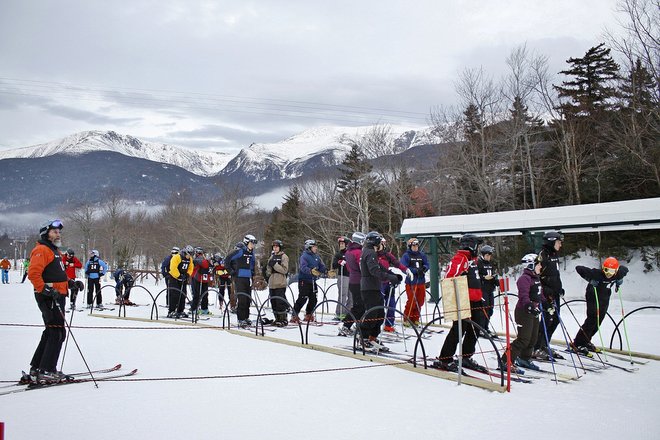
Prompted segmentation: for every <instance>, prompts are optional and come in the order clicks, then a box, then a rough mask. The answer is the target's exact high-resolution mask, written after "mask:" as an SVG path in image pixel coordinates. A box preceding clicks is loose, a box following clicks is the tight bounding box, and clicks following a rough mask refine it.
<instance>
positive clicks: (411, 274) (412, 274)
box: [406, 269, 415, 281]
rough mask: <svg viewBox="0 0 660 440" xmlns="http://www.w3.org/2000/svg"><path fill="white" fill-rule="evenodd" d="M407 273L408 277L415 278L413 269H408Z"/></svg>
mask: <svg viewBox="0 0 660 440" xmlns="http://www.w3.org/2000/svg"><path fill="white" fill-rule="evenodd" d="M406 275H408V279H409V280H410V281H412V280H413V279H414V278H415V274H414V273H412V270H410V269H406Z"/></svg>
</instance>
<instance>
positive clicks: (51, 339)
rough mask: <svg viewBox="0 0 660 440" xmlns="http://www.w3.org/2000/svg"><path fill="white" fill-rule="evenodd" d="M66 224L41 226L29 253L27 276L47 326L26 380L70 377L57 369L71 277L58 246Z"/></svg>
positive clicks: (49, 381)
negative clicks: (37, 239) (36, 239)
mask: <svg viewBox="0 0 660 440" xmlns="http://www.w3.org/2000/svg"><path fill="white" fill-rule="evenodd" d="M63 227H64V226H63V225H62V222H61V221H60V220H52V221H50V222H48V223H46V224H44V225H43V226H41V228H40V229H39V241H38V242H37V245H36V246H35V247H34V249H32V252H30V262H31V264H30V267H29V269H28V279H29V280H30V282H31V283H32V286H33V287H34V298H35V300H36V302H37V306H38V307H39V311H40V312H41V318H42V319H43V322H44V326H45V327H46V328H45V329H44V331H43V332H42V333H41V339H40V341H39V345H38V346H37V349H36V350H35V352H34V355H33V356H32V360H31V361H30V377H29V378H28V379H27V382H30V381H32V382H35V383H51V382H61V381H63V380H68V379H70V377H69V376H67V375H65V374H64V373H62V372H59V371H57V360H58V359H59V356H60V350H61V348H62V342H64V338H65V336H66V330H65V327H64V326H65V324H64V305H65V302H66V296H67V294H68V291H67V287H68V282H67V281H68V277H67V275H66V271H65V269H64V264H63V263H62V255H61V253H60V249H59V247H60V246H61V245H62V241H61V231H62V228H63Z"/></svg>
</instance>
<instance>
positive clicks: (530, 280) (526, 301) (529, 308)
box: [501, 254, 543, 370]
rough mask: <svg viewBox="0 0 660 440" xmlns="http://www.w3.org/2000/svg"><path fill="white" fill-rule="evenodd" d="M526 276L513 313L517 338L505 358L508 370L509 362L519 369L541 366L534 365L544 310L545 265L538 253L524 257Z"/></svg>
mask: <svg viewBox="0 0 660 440" xmlns="http://www.w3.org/2000/svg"><path fill="white" fill-rule="evenodd" d="M522 264H523V267H524V269H523V273H522V275H521V276H520V278H518V281H517V282H516V285H517V286H518V303H517V304H516V309H515V311H514V316H515V318H516V326H517V327H518V336H517V337H516V339H515V340H514V341H513V342H512V343H511V351H510V358H509V357H507V354H506V353H504V354H503V355H502V366H501V367H502V369H504V368H506V364H507V362H508V360H509V359H511V361H512V363H513V364H514V365H515V366H516V367H521V368H528V369H530V370H538V369H539V367H538V366H537V365H536V364H535V363H533V362H532V360H531V357H532V353H533V350H534V344H535V343H536V338H537V337H538V335H539V316H540V315H541V310H540V309H539V303H540V302H541V301H542V300H543V292H542V290H543V288H542V286H541V284H542V283H541V278H540V276H539V274H540V273H541V270H542V264H541V261H540V259H539V256H538V255H536V254H527V255H525V256H524V257H522Z"/></svg>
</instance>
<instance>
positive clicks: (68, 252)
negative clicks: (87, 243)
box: [66, 248, 76, 257]
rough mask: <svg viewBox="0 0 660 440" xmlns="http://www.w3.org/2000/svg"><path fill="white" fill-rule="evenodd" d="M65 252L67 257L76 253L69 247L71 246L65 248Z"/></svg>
mask: <svg viewBox="0 0 660 440" xmlns="http://www.w3.org/2000/svg"><path fill="white" fill-rule="evenodd" d="M66 254H67V255H68V256H69V257H73V256H74V255H76V253H75V252H73V249H71V248H69V249H67V250H66Z"/></svg>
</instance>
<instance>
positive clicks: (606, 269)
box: [603, 267, 618, 278]
mask: <svg viewBox="0 0 660 440" xmlns="http://www.w3.org/2000/svg"><path fill="white" fill-rule="evenodd" d="M617 271H618V270H617V269H612V268H610V267H604V268H603V273H604V274H605V276H606V277H607V278H611V277H613V276H614V275H616V273H617Z"/></svg>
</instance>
